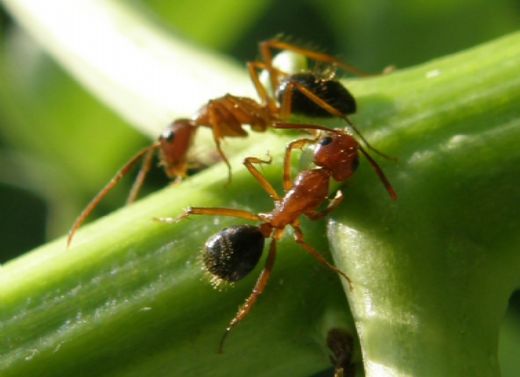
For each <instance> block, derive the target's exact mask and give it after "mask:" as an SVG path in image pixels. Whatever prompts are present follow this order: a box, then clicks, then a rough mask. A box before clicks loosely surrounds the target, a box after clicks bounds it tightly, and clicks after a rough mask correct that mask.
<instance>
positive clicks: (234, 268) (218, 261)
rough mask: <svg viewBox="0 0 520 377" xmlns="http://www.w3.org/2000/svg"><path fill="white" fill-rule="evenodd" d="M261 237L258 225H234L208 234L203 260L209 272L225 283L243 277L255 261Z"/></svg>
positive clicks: (253, 266)
mask: <svg viewBox="0 0 520 377" xmlns="http://www.w3.org/2000/svg"><path fill="white" fill-rule="evenodd" d="M264 241H265V237H264V235H263V234H262V232H261V231H260V228H258V227H256V226H253V225H238V226H234V227H229V228H226V229H224V230H222V231H220V232H219V233H217V234H215V235H214V236H212V237H210V238H209V239H208V241H207V242H206V245H205V247H204V254H203V261H204V265H205V266H206V269H207V270H208V272H209V273H211V274H212V275H214V276H216V277H217V278H220V279H222V280H225V281H228V282H234V281H237V280H240V279H243V278H244V277H245V276H247V275H248V274H249V273H250V272H251V271H252V270H253V269H254V268H255V266H256V265H257V264H258V261H259V260H260V256H261V255H262V251H263V249H264Z"/></svg>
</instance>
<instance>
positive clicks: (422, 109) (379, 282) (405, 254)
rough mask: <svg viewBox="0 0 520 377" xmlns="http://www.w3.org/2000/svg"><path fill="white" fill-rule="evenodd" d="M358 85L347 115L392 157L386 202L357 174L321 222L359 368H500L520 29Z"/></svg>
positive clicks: (509, 263)
mask: <svg viewBox="0 0 520 377" xmlns="http://www.w3.org/2000/svg"><path fill="white" fill-rule="evenodd" d="M359 85H360V87H359V89H360V90H359V91H357V92H356V94H357V95H358V96H360V97H361V98H362V105H363V103H365V101H366V106H365V107H363V106H361V112H360V114H362V118H363V119H358V122H359V123H360V124H368V123H384V124H386V126H385V127H384V128H383V132H384V140H385V144H382V145H383V147H382V148H384V150H385V151H388V152H389V153H392V154H393V155H395V156H397V157H398V158H399V162H398V163H397V164H395V166H392V167H391V168H390V166H389V168H387V173H388V174H389V176H390V177H391V179H392V182H393V184H394V186H395V189H396V191H397V192H398V194H399V200H398V201H397V202H395V203H389V202H388V201H386V200H385V198H384V197H382V196H381V195H378V191H380V190H379V189H378V188H377V187H375V188H374V189H367V187H365V185H359V186H358V185H356V187H352V190H351V191H350V196H351V199H352V200H350V201H347V203H346V204H345V206H344V207H343V208H342V211H341V212H338V213H336V214H335V215H333V218H334V220H332V221H331V222H330V223H329V239H330V241H331V244H332V250H333V254H334V257H335V260H336V263H337V265H338V266H340V267H341V268H342V269H343V270H344V271H346V272H347V273H348V274H349V275H350V276H351V277H352V279H353V280H354V282H355V289H354V290H353V291H351V292H350V291H349V290H348V289H346V292H347V295H348V297H349V302H350V304H351V308H352V311H353V315H354V318H355V321H356V328H357V330H358V333H359V336H360V340H361V347H362V350H363V357H364V359H365V371H366V375H367V376H386V375H391V376H497V375H499V366H498V360H497V344H498V331H499V324H500V322H501V320H502V318H503V316H504V313H505V309H506V307H507V302H508V299H509V297H510V295H511V294H512V292H513V291H514V290H515V289H517V288H518V286H519V283H520V236H519V233H518V229H519V227H520V214H519V211H518V203H520V188H519V187H520V178H519V177H520V168H519V166H520V148H519V145H520V108H519V107H518V104H519V103H520V34H518V33H517V34H515V35H511V36H510V37H506V38H503V39H501V40H498V41H496V42H493V43H490V44H487V45H484V46H482V47H478V48H475V49H472V50H469V51H467V52H464V53H461V54H458V55H454V56H451V57H448V58H444V59H439V60H436V61H433V62H431V63H428V64H426V65H424V66H421V67H417V68H414V69H413V70H407V71H403V72H399V73H396V74H393V75H390V76H388V77H385V78H382V79H380V80H378V82H377V85H374V86H372V85H370V86H365V85H363V83H359ZM357 88H358V87H357V86H356V87H355V89H357ZM378 145H379V144H378ZM385 165H389V164H385ZM366 170H368V169H364V172H363V175H365V174H369V173H367V172H366ZM360 179H362V178H361V177H360ZM347 196H348V194H347Z"/></svg>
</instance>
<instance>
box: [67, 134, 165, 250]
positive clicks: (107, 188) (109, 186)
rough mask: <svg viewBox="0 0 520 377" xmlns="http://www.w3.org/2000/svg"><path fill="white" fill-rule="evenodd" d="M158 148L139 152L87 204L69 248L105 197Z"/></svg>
mask: <svg viewBox="0 0 520 377" xmlns="http://www.w3.org/2000/svg"><path fill="white" fill-rule="evenodd" d="M157 147H158V144H157V143H154V144H152V145H151V146H149V147H146V148H144V149H142V150H140V151H139V152H137V153H136V154H135V155H134V156H133V157H132V158H131V159H130V160H128V162H127V163H126V164H125V165H124V166H123V167H122V168H121V169H119V170H118V172H117V173H116V174H115V175H114V176H113V177H112V179H111V180H110V181H109V182H108V183H107V184H106V186H105V187H103V188H102V189H101V191H99V192H98V193H97V194H96V196H94V198H92V200H91V201H90V202H89V203H88V204H87V206H86V207H85V209H84V210H83V211H82V212H81V213H80V214H79V216H78V217H77V218H76V220H74V223H73V224H72V227H71V228H70V230H69V234H68V236H67V248H69V247H70V244H71V242H72V239H73V238H74V235H75V234H76V232H77V231H78V229H79V227H80V226H81V224H83V222H84V221H85V219H86V218H87V217H88V216H89V215H90V214H91V213H92V211H93V210H94V209H95V208H96V207H97V205H98V204H99V202H101V200H103V198H104V197H105V196H107V194H108V193H109V192H110V190H112V189H113V188H114V187H115V186H116V185H117V184H118V183H119V181H120V180H121V179H123V177H124V176H125V175H127V174H128V172H129V171H130V170H131V169H132V168H133V167H134V166H135V164H136V163H137V162H138V161H139V160H140V159H141V158H143V156H146V155H147V154H149V153H150V151H154V150H155V149H156V148H157Z"/></svg>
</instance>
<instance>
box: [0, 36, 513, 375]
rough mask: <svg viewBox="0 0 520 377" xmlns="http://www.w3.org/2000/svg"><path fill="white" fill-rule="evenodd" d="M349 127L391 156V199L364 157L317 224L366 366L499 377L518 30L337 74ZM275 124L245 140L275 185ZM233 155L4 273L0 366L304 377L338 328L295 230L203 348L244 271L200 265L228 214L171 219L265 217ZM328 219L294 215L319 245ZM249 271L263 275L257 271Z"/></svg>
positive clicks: (281, 140) (342, 316) (324, 286)
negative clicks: (271, 269)
mask: <svg viewBox="0 0 520 377" xmlns="http://www.w3.org/2000/svg"><path fill="white" fill-rule="evenodd" d="M348 85H349V87H350V88H351V89H352V91H353V93H354V95H355V96H356V98H358V99H359V104H360V106H359V107H360V111H359V116H357V117H356V118H355V120H356V123H357V124H358V125H359V127H360V128H361V129H362V130H363V131H364V133H365V136H367V138H368V139H369V140H370V141H371V142H372V143H373V144H374V145H376V146H377V147H378V148H380V149H381V150H383V151H385V153H389V154H392V155H394V156H397V157H398V159H399V161H398V162H397V163H393V162H391V161H381V164H382V166H383V168H384V170H385V172H386V174H387V175H388V177H389V178H390V179H391V181H392V183H393V184H394V186H395V188H396V191H397V192H398V194H399V200H398V201H397V202H395V203H391V202H390V200H389V199H388V197H387V196H386V193H385V192H384V189H383V188H382V186H381V185H380V184H379V182H378V181H377V178H376V177H375V175H374V174H373V172H372V171H371V170H370V168H369V166H368V164H366V163H362V165H361V168H360V170H359V172H358V174H357V175H356V177H355V178H354V179H353V180H352V181H351V182H349V183H348V184H347V185H346V186H345V187H343V189H344V191H345V193H346V200H345V203H344V205H343V206H342V207H341V208H339V209H338V210H337V211H336V212H335V213H334V216H333V219H332V220H331V221H330V222H329V226H328V235H329V241H330V243H331V245H332V251H333V255H334V258H335V260H336V263H337V265H338V266H339V267H340V268H341V269H343V270H344V271H346V272H347V273H348V274H349V276H350V277H351V278H352V280H353V282H354V283H353V284H354V288H353V290H352V291H349V290H348V289H347V290H346V291H347V296H348V297H349V302H350V304H351V308H352V310H353V314H354V319H355V321H356V328H357V330H358V332H359V336H360V340H361V347H362V353H363V358H364V365H365V371H366V375H367V376H376V375H377V376H386V375H392V376H410V375H413V376H430V375H431V376H438V375H446V376H451V375H478V376H497V375H498V374H499V371H498V365H497V357H496V352H497V350H496V345H497V336H498V325H499V322H500V319H501V317H502V315H503V313H504V310H505V307H506V303H507V298H508V297H509V295H510V294H511V292H512V291H513V290H514V289H515V288H516V287H518V279H519V276H520V275H519V274H518V271H519V270H520V260H519V259H520V258H519V257H518V255H519V254H518V253H517V250H518V247H519V245H520V240H519V236H518V233H517V229H518V225H520V224H519V223H520V216H519V215H518V214H517V211H516V206H517V204H518V202H519V199H520V189H519V187H520V185H519V182H518V180H519V178H518V177H520V174H519V173H520V172H519V167H520V163H519V162H520V150H519V149H518V145H519V142H520V133H519V129H520V127H519V126H520V120H519V118H520V117H519V115H520V114H519V110H518V103H519V99H520V34H519V33H516V34H513V35H510V36H508V37H504V38H502V39H499V40H497V41H494V42H492V43H489V44H486V45H483V46H481V47H478V48H475V49H472V50H469V51H467V52H463V53H460V54H457V55H454V56H450V57H447V58H444V59H439V60H437V61H433V62H431V63H428V64H425V65H423V66H420V67H417V68H413V69H409V70H404V71H402V72H396V73H393V74H392V75H388V76H382V77H377V78H373V79H370V80H360V81H356V82H352V83H348ZM290 137H291V136H289V135H288V134H286V133H284V134H282V133H278V134H275V133H274V132H273V133H267V134H264V135H256V134H255V135H254V137H251V138H248V139H244V140H243V144H244V145H247V146H248V149H247V152H246V154H247V155H254V156H263V155H265V153H266V151H267V150H269V151H271V153H272V155H273V165H272V167H269V168H266V169H265V172H266V174H267V176H268V178H269V179H270V180H272V181H275V182H278V183H279V182H280V166H281V164H280V162H281V153H282V152H283V145H284V144H285V143H286V141H287V140H288V139H289V138H290ZM240 159H241V157H239V156H237V157H236V158H234V159H233V162H234V165H233V166H234V175H233V182H232V184H230V185H229V186H225V181H226V172H225V169H224V168H223V167H222V166H216V167H214V168H211V169H208V170H207V171H205V172H203V173H200V174H198V175H197V176H196V177H194V178H191V179H189V180H187V181H186V182H185V183H183V184H182V185H180V186H179V187H175V188H167V189H165V190H162V191H161V192H159V193H157V194H155V195H152V196H150V197H148V198H146V199H144V200H142V201H140V202H139V203H136V204H135V205H132V206H129V207H128V208H125V209H122V210H120V211H118V212H116V213H114V214H113V215H110V216H108V217H106V218H104V219H102V220H100V221H98V222H96V223H95V224H93V225H92V226H89V227H85V228H84V229H83V230H82V231H81V232H80V233H79V234H78V237H77V239H76V240H75V244H74V246H73V248H72V249H71V250H65V242H64V240H58V241H56V242H54V243H51V244H49V245H45V246H43V247H41V248H39V249H37V250H35V251H33V252H31V253H29V254H27V255H26V256H24V257H21V258H19V259H17V260H15V261H12V262H10V263H8V264H6V265H5V266H3V267H2V270H1V276H0V286H1V287H2V290H1V291H0V303H1V310H0V334H1V338H0V371H1V374H2V376H26V375H40V376H59V375H64V376H70V375H89V376H90V375H96V376H103V375H107V376H108V375H110V376H114V375H115V376H117V375H119V376H141V375H144V374H149V375H155V376H162V375H165V376H166V375H186V374H190V375H201V376H208V375H212V376H220V375H222V376H233V375H243V374H244V371H246V370H247V371H248V373H249V374H252V375H257V376H271V375H272V376H280V375H310V374H312V373H315V372H317V371H319V370H320V369H323V368H325V367H326V366H327V365H328V357H327V353H326V352H327V351H326V349H325V346H324V338H325V335H326V332H327V330H328V329H330V328H331V327H337V326H342V327H346V328H347V329H348V328H350V327H351V324H350V321H349V318H350V315H349V313H348V311H347V309H346V304H345V301H344V294H343V293H342V291H341V289H340V286H339V280H338V279H337V277H336V276H334V275H333V274H331V273H330V272H328V271H326V270H324V269H323V268H322V267H321V266H319V265H317V264H316V263H315V262H314V261H313V260H312V259H311V258H309V257H307V256H306V255H305V254H304V253H303V252H301V250H300V249H299V248H297V247H296V246H294V244H293V242H292V241H291V240H290V237H287V240H284V242H281V243H280V246H279V249H280V253H279V258H278V260H277V264H276V267H275V275H274V276H273V279H272V281H271V283H270V285H269V287H268V289H267V291H266V293H265V295H264V296H263V297H262V298H261V300H260V302H259V303H258V305H257V307H255V309H254V311H253V313H252V314H251V316H250V317H248V318H247V319H246V320H245V321H244V323H242V324H240V326H239V327H238V328H237V329H236V330H235V331H234V332H233V333H232V334H231V336H230V337H229V339H228V343H227V344H226V350H225V353H224V354H223V355H217V354H216V352H215V350H216V347H217V345H218V341H219V339H220V336H221V334H222V331H223V329H224V328H225V326H226V324H227V322H228V321H229V319H230V318H231V317H232V316H233V314H234V312H235V311H236V308H237V306H238V305H239V304H240V303H241V302H242V300H243V299H244V297H245V296H246V295H247V294H248V292H249V291H250V289H251V287H252V284H253V281H254V277H255V274H254V273H253V274H252V276H250V277H249V278H247V279H246V280H245V281H243V282H241V283H239V284H236V287H235V288H233V289H227V290H225V291H224V292H222V293H218V292H215V291H214V290H213V289H211V287H210V286H209V284H207V283H206V282H204V281H203V279H201V278H202V272H201V271H200V266H199V262H198V254H199V252H198V251H199V250H200V248H201V247H202V245H203V243H204V241H205V239H207V237H208V236H210V235H211V234H213V233H215V232H216V231H218V230H219V229H221V228H222V227H224V226H225V225H226V224H231V223H236V222H234V221H229V220H220V219H218V220H217V219H214V218H202V217H201V218H196V219H191V220H189V221H184V222H181V223H179V224H175V225H165V224H157V223H155V222H153V221H151V219H152V218H153V217H155V216H169V215H171V216H175V215H176V214H178V213H180V212H181V211H182V208H183V207H185V206H187V205H197V206H230V207H236V208H245V209H250V210H252V211H267V210H269V209H270V208H271V207H272V202H270V201H269V200H268V198H267V196H266V195H265V193H263V192H262V191H261V190H260V189H259V188H258V187H257V185H255V182H254V180H253V179H252V178H251V177H250V176H249V175H248V174H247V172H245V171H244V170H245V169H242V168H241V167H240ZM324 226H325V222H318V223H310V222H305V223H304V229H305V234H306V236H307V240H308V242H309V243H310V244H313V245H315V246H316V247H317V248H319V249H320V250H323V249H325V242H324V239H323V233H324ZM256 272H258V271H257V270H256Z"/></svg>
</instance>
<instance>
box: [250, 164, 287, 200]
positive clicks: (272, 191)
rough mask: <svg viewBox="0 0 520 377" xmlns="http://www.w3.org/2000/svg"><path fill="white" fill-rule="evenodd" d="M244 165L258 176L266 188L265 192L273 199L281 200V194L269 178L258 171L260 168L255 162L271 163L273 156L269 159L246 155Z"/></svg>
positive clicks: (254, 175) (257, 178) (253, 174)
mask: <svg viewBox="0 0 520 377" xmlns="http://www.w3.org/2000/svg"><path fill="white" fill-rule="evenodd" d="M243 163H244V165H245V167H246V168H247V170H249V172H250V173H251V175H252V176H253V177H255V178H256V180H257V181H258V183H260V186H262V188H263V189H264V191H265V192H267V194H268V195H269V196H270V197H271V199H273V200H276V201H279V200H281V198H280V195H278V193H277V192H276V190H275V189H274V188H273V186H272V185H271V184H270V183H269V181H268V180H267V179H265V177H264V176H263V175H262V173H260V171H258V169H257V168H256V167H255V166H254V165H253V164H270V163H271V158H269V160H261V159H259V158H256V157H246V158H245V159H244V162H243Z"/></svg>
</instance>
